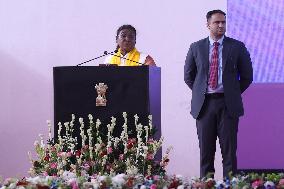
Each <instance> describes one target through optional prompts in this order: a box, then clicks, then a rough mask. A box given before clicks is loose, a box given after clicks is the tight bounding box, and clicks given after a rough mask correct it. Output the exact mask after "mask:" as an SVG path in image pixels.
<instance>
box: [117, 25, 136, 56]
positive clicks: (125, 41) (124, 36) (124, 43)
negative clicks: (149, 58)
mask: <svg viewBox="0 0 284 189" xmlns="http://www.w3.org/2000/svg"><path fill="white" fill-rule="evenodd" d="M116 43H117V44H118V46H119V47H120V49H121V51H122V53H125V54H126V53H128V52H130V51H131V50H132V49H134V47H135V43H136V36H135V33H134V32H133V31H132V30H129V29H123V30H121V31H120V32H119V34H118V36H117V39H116Z"/></svg>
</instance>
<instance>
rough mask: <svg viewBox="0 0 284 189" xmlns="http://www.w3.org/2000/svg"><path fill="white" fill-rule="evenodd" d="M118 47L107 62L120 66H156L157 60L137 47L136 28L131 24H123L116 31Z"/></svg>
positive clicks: (107, 58) (108, 57)
mask: <svg viewBox="0 0 284 189" xmlns="http://www.w3.org/2000/svg"><path fill="white" fill-rule="evenodd" d="M116 43H117V47H116V50H115V53H113V54H111V55H109V56H107V57H106V59H105V62H104V63H105V64H116V65H118V66H141V65H151V66H155V65H156V64H155V61H154V60H153V58H152V57H151V56H150V55H147V54H143V53H141V52H139V51H138V50H137V49H136V48H135V44H136V29H135V28H134V27H133V26H131V25H122V26H120V27H119V28H118V29H117V32H116Z"/></svg>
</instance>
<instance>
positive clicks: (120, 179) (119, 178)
mask: <svg viewBox="0 0 284 189" xmlns="http://www.w3.org/2000/svg"><path fill="white" fill-rule="evenodd" d="M124 177H125V174H118V175H116V176H114V177H112V184H113V187H121V186H122V185H124V183H125V179H124Z"/></svg>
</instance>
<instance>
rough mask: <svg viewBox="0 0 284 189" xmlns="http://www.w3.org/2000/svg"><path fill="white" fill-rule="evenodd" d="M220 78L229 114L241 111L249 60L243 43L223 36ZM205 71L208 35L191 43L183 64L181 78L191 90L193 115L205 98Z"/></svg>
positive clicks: (249, 74) (249, 76) (250, 73)
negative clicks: (182, 76) (182, 77)
mask: <svg viewBox="0 0 284 189" xmlns="http://www.w3.org/2000/svg"><path fill="white" fill-rule="evenodd" d="M222 71H223V72H222V74H223V75H222V82H223V87H224V96H225V103H226V108H227V110H228V112H229V114H230V115H231V116H232V117H239V116H242V115H243V114H244V109H243V103H242V97H241V93H242V92H244V91H245V90H246V89H247V88H248V87H249V85H250V84H251V82H252V80H253V71H252V63H251V59H250V55H249V52H248V51H247V49H246V47H245V45H244V43H242V42H240V41H238V40H235V39H232V38H229V37H226V36H225V37H224V40H223V50H222ZM208 73H209V38H208V37H207V38H205V39H202V40H200V41H197V42H195V43H192V44H191V46H190V49H189V51H188V53H187V57H186V61H185V66H184V81H185V83H186V84H187V85H188V86H189V88H190V89H191V90H192V100H191V114H192V116H193V117H194V118H195V119H197V118H198V115H199V113H200V111H201V108H202V105H203V103H204V100H205V94H206V90H207V82H208Z"/></svg>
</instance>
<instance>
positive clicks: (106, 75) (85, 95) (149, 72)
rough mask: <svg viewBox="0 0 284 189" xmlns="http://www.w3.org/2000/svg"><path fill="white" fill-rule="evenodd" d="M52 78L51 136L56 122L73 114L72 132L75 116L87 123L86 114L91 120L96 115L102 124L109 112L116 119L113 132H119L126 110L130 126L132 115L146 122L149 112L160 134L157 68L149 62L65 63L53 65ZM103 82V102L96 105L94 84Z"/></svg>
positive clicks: (159, 86)
mask: <svg viewBox="0 0 284 189" xmlns="http://www.w3.org/2000/svg"><path fill="white" fill-rule="evenodd" d="M53 79H54V125H55V128H54V136H55V138H57V130H58V125H57V124H58V122H61V123H62V124H63V123H64V122H69V121H71V114H75V116H76V121H77V123H76V124H75V132H77V134H78V135H79V123H78V118H79V117H82V118H84V122H85V124H86V125H88V114H92V115H93V117H94V121H95V120H96V119H100V121H101V122H102V125H103V126H105V127H106V125H107V124H109V123H110V120H111V116H113V117H115V118H116V119H117V121H116V123H117V126H116V127H115V130H114V134H115V135H120V132H121V130H122V128H121V127H122V125H123V123H124V119H123V116H122V113H123V112H126V113H127V115H128V116H127V118H128V127H129V128H130V129H132V130H134V129H135V127H134V117H133V116H134V115H135V114H137V115H138V116H139V123H141V124H142V125H148V115H150V114H151V115H153V125H154V127H155V128H156V129H157V132H156V134H155V136H156V137H160V135H161V69H160V68H158V67H152V66H150V67H149V66H137V67H128V66H125V67H118V66H82V67H78V66H65V67H54V68H53ZM99 83H104V84H106V85H107V86H108V89H107V91H106V95H105V96H106V99H107V103H106V106H96V97H97V91H96V88H95V86H96V84H99Z"/></svg>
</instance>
